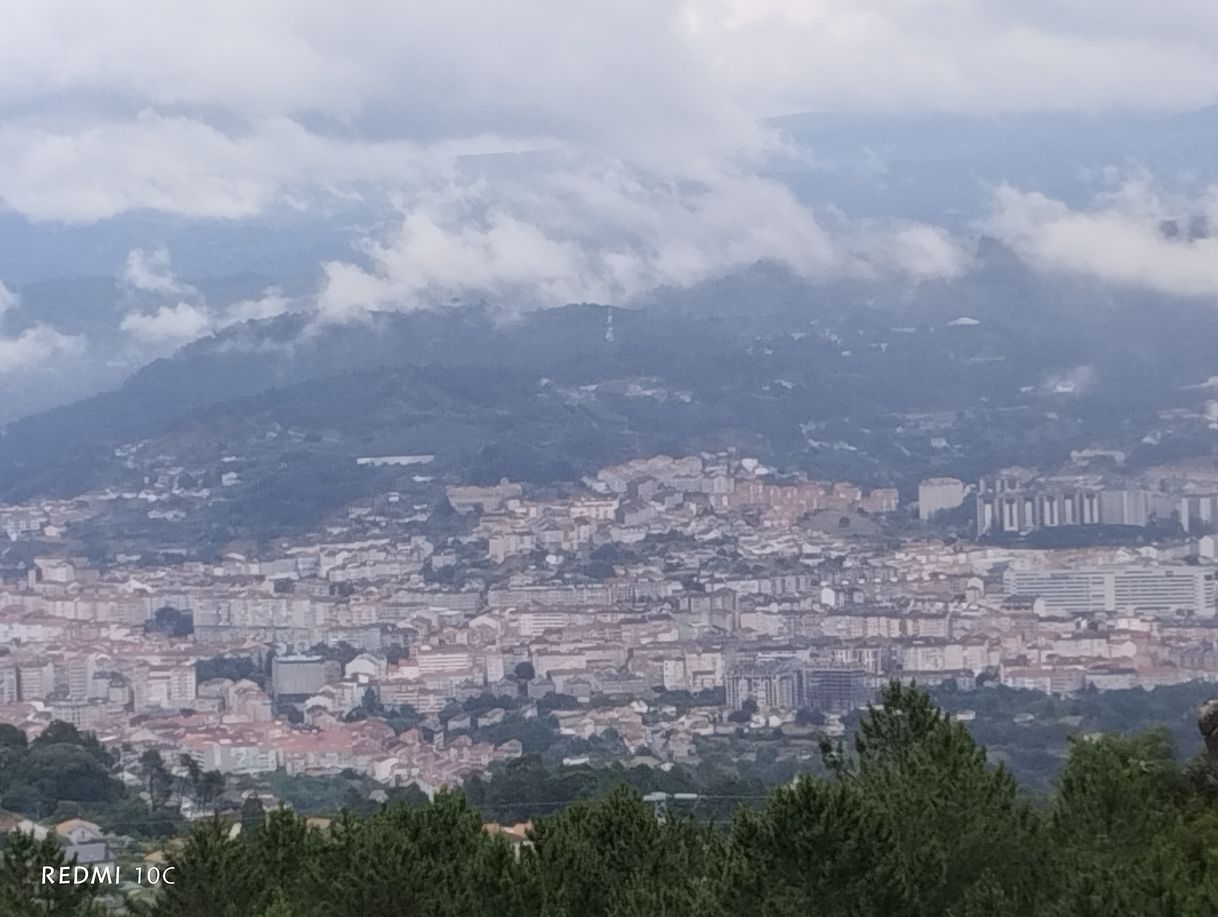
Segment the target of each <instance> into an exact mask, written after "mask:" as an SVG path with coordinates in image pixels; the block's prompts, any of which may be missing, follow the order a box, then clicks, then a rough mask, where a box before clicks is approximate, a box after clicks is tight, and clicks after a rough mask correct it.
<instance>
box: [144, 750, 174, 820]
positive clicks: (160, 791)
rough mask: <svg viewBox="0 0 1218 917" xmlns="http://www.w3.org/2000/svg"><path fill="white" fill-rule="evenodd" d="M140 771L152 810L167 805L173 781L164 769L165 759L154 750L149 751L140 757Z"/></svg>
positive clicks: (166, 769)
mask: <svg viewBox="0 0 1218 917" xmlns="http://www.w3.org/2000/svg"><path fill="white" fill-rule="evenodd" d="M140 769H141V771H142V772H143V775H144V780H145V781H146V782H147V785H148V799H149V800H150V801H151V803H152V806H153V808H159V807H162V806H165V805H167V804H168V803H169V799H170V797H171V796H173V787H174V779H173V775H172V774H171V773H169V770H168V768H166V767H165V759H164V758H162V757H161V753H160V752H159V751H156V750H155V749H150V750H148V751H146V752H144V753H143V754H142V755H140Z"/></svg>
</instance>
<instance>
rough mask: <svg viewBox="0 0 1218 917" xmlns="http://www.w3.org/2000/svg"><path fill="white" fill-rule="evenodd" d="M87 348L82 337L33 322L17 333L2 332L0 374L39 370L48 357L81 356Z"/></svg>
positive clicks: (0, 338) (0, 339)
mask: <svg viewBox="0 0 1218 917" xmlns="http://www.w3.org/2000/svg"><path fill="white" fill-rule="evenodd" d="M84 350H85V341H84V338H82V337H79V336H77V335H67V334H62V333H60V332H58V331H56V330H55V329H54V328H52V327H50V326H49V325H43V324H38V325H33V326H31V327H29V328H26V329H25V330H24V331H22V332H20V333H18V334H15V335H0V373H12V372H19V371H27V370H32V369H38V368H41V367H42V364H44V363H46V361H48V360H51V359H53V358H61V357H72V356H78V355H79V354H81V353H83V352H84Z"/></svg>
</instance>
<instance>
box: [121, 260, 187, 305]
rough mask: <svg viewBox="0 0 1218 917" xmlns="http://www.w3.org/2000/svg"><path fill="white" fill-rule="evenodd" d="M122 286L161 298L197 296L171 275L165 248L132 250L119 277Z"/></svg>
mask: <svg viewBox="0 0 1218 917" xmlns="http://www.w3.org/2000/svg"><path fill="white" fill-rule="evenodd" d="M119 279H120V280H121V282H122V283H123V285H124V286H126V287H128V288H129V289H132V290H139V291H141V292H144V293H155V294H159V295H163V296H197V295H198V293H199V291H198V290H196V289H195V288H194V287H192V286H191V285H190V284H188V283H183V282H182V281H180V280H178V278H177V277H176V276H175V275H174V273H173V268H172V267H171V265H170V263H169V251H168V250H167V249H165V248H155V249H142V248H136V249H132V250H131V251H130V252H128V254H127V261H126V263H125V264H124V265H123V270H122V273H121V275H120V278H119Z"/></svg>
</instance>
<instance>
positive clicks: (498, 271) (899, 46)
mask: <svg viewBox="0 0 1218 917" xmlns="http://www.w3.org/2000/svg"><path fill="white" fill-rule="evenodd" d="M0 60H3V61H4V67H3V68H0V200H2V201H3V205H4V206H5V207H7V208H9V209H11V210H13V211H16V212H18V213H20V214H22V215H24V216H25V217H28V218H29V219H31V220H34V221H38V222H62V223H66V224H88V223H94V222H97V221H104V220H106V219H108V218H111V217H114V216H116V215H119V214H123V213H126V212H129V211H132V210H139V209H151V210H155V211H161V212H164V213H169V214H175V215H180V216H183V217H189V218H218V219H219V220H222V221H240V220H243V219H248V218H252V217H256V216H258V215H259V214H262V213H265V212H267V211H268V210H271V209H274V208H282V207H291V208H296V209H298V210H299V211H301V212H303V213H305V214H308V213H309V212H310V211H312V210H314V209H315V210H317V211H318V212H319V213H320V212H322V211H323V210H325V209H326V208H327V207H328V206H330V205H332V204H333V203H334V202H336V201H343V202H350V201H358V200H366V201H369V202H372V201H374V200H375V201H378V202H383V201H388V202H391V203H392V206H393V207H394V208H396V210H397V211H398V212H399V213H400V219H398V220H396V221H394V223H395V225H394V226H393V227H392V228H391V229H389V230H387V231H383V232H378V233H375V234H370V235H368V236H366V237H364V238H361V239H357V240H355V243H354V244H355V249H356V253H355V254H353V256H352V258H351V259H350V260H338V261H333V262H330V263H326V264H322V265H318V267H317V276H318V281H317V290H316V294H315V296H314V297H313V300H312V302H311V305H316V306H319V307H320V309H321V311H322V313H323V314H324V315H326V316H328V317H331V318H335V319H343V318H347V317H349V316H352V315H358V314H360V313H361V312H362V311H363V310H366V309H368V308H412V307H416V306H418V305H421V304H426V303H427V302H430V301H433V300H434V299H436V298H438V297H439V296H440V295H441V294H444V293H448V292H452V291H454V290H455V291H458V292H459V291H461V290H465V289H468V290H471V291H474V292H482V293H486V292H490V293H493V294H499V295H502V296H504V297H505V298H508V299H512V300H515V301H518V302H522V303H530V304H535V305H551V304H555V303H560V302H566V301H571V300H583V299H595V300H601V301H623V300H625V299H628V298H630V297H631V296H634V295H637V294H639V293H640V292H642V291H645V290H647V289H649V288H651V287H653V286H655V285H657V284H661V283H693V282H696V281H698V280H700V279H703V278H705V277H706V276H708V275H709V274H712V273H714V272H716V271H722V270H725V269H731V268H732V267H736V266H743V265H747V264H750V263H752V262H754V261H756V260H758V259H760V258H770V259H772V260H775V261H778V262H780V263H783V264H785V265H787V266H788V267H790V268H792V269H793V270H796V271H797V272H800V273H804V274H806V275H809V276H817V275H821V274H840V273H846V274H869V275H875V274H882V275H888V274H891V275H894V276H901V277H908V278H910V279H911V281H913V282H916V281H918V280H920V279H925V278H939V277H952V276H956V275H958V274H959V273H960V272H962V271H965V270H967V269H968V261H969V250H970V249H969V245H968V242H967V240H962V239H958V238H955V237H954V236H953V235H952V234H951V233H949V232H948V231H947V230H945V229H943V228H942V227H938V226H933V225H926V224H922V223H909V222H903V221H899V220H893V221H891V222H889V223H880V224H877V223H876V222H875V221H871V222H869V223H867V224H866V225H862V224H857V225H856V224H855V223H853V222H851V214H848V213H847V214H843V215H840V217H841V218H839V219H834V220H832V221H829V222H832V224H833V225H832V226H829V225H828V223H827V221H826V220H825V218H824V216H823V215H822V214H818V213H814V212H812V211H811V210H810V209H809V208H808V207H806V206H804V205H802V204H801V203H800V202H799V201H797V200H796V198H795V196H794V195H793V194H792V193H791V192H790V191H789V190H788V189H787V188H786V187H784V186H783V185H781V184H778V183H776V182H775V181H772V180H770V179H767V178H765V177H762V175H763V169H762V166H763V164H764V163H772V162H774V161H775V160H776V159H777V160H781V159H782V157H792V156H796V157H797V156H799V155H803V154H802V152H801V151H794V150H791V149H789V148H787V147H785V146H784V140H783V137H782V135H781V134H780V133H779V132H778V131H776V130H774V129H773V128H770V127H767V126H765V124H764V123H763V119H764V118H767V117H769V116H774V115H780V114H787V113H792V112H802V111H839V112H895V111H903V110H907V109H912V110H917V111H950V112H967V113H982V114H988V113H996V112H1011V111H1032V110H1046V109H1068V110H1085V111H1093V110H1103V109H1110V108H1114V107H1124V108H1144V109H1155V110H1188V109H1193V108H1198V107H1201V106H1205V105H1209V104H1212V103H1214V102H1215V101H1218V3H1212V2H1208V0H1158V2H1155V3H1149V2H1146V0H684V2H678V0H616V2H613V3H583V2H573V0H527V2H523V3H514V4H508V3H502V2H491V0H446V2H440V3H437V2H428V3H423V2H410V0H347V2H344V3H335V2H332V0H326V2H314V0H210V2H208V3H198V2H190V3H186V2H179V0H157V2H142V0H121V2H120V0H8V2H6V3H5V15H4V22H3V26H2V27H0ZM537 150H541V151H546V154H545V159H544V161H543V162H544V165H534V166H533V167H531V168H528V169H525V170H523V171H512V172H504V173H492V174H489V175H488V174H487V173H486V172H483V171H471V170H470V169H468V168H465V167H463V166H462V162H463V159H462V157H463V156H465V155H467V154H475V153H491V152H512V151H537ZM465 161H466V162H468V160H465ZM1153 178H1154V177H1153V176H1151V177H1150V179H1149V180H1145V179H1141V180H1139V181H1138V182H1134V185H1136V187H1133V190H1131V191H1129V192H1128V193H1120V194H1113V195H1109V196H1107V197H1104V198H1097V200H1096V201H1095V202H1094V204H1093V205H1092V206H1091V207H1089V208H1086V209H1084V210H1082V211H1074V210H1070V209H1069V208H1067V207H1066V206H1065V205H1064V204H1061V203H1060V202H1057V201H1053V200H1052V199H1050V198H1046V197H1044V196H1043V195H1041V193H1040V192H1041V189H1037V188H1009V187H1008V188H1001V189H998V190H997V191H996V192H995V196H994V206H993V212H992V214H991V215H990V218H989V221H988V224H987V227H986V228H987V229H988V230H989V231H991V232H993V233H994V234H997V235H999V236H1000V237H1001V238H1003V239H1004V240H1007V241H1008V242H1009V243H1010V244H1011V245H1012V246H1013V247H1014V248H1015V249H1016V250H1017V251H1018V252H1019V253H1020V254H1021V256H1023V257H1025V258H1026V259H1027V260H1029V262H1030V263H1035V264H1037V265H1038V266H1042V267H1044V268H1045V269H1046V270H1065V271H1074V272H1078V273H1083V274H1086V275H1088V276H1094V277H1096V278H1097V279H1102V280H1105V281H1107V280H1112V281H1113V282H1121V283H1134V284H1137V283H1146V284H1148V285H1150V286H1154V287H1157V288H1158V287H1163V288H1167V289H1170V290H1174V291H1179V292H1182V293H1184V294H1187V295H1198V294H1202V295H1208V294H1213V295H1218V267H1216V266H1215V265H1218V258H1216V257H1214V255H1215V254H1218V251H1215V250H1213V249H1211V248H1206V247H1205V246H1206V245H1209V244H1210V243H1206V242H1202V243H1199V246H1200V247H1194V248H1192V249H1187V250H1185V249H1181V248H1171V247H1170V246H1169V247H1168V248H1169V249H1170V251H1167V255H1168V260H1166V261H1164V260H1163V259H1162V258H1161V257H1160V256H1162V255H1163V254H1164V251H1165V250H1164V249H1162V248H1161V246H1163V245H1166V244H1167V243H1165V242H1163V241H1162V240H1161V239H1160V238H1159V237H1158V236H1157V235H1156V234H1155V227H1156V225H1157V224H1156V222H1155V221H1157V220H1159V219H1161V218H1162V216H1163V214H1164V213H1168V212H1169V211H1170V212H1175V210H1174V209H1173V208H1175V209H1178V208H1176V207H1175V204H1174V203H1172V204H1171V205H1170V206H1169V204H1168V202H1165V200H1164V193H1163V192H1162V191H1161V190H1159V189H1157V188H1156V187H1155V185H1154V180H1153ZM1214 200H1215V197H1214V196H1213V195H1211V196H1209V197H1208V198H1206V199H1204V200H1201V201H1199V202H1195V206H1196V207H1197V208H1198V209H1199V210H1200V211H1201V212H1215V213H1216V214H1218V208H1215V205H1214ZM1190 206H1193V203H1190ZM1111 244H1116V245H1117V246H1118V248H1117V250H1116V252H1115V253H1113V252H1112V251H1109V249H1110V248H1111ZM1215 244H1218V243H1215ZM1157 246H1159V247H1157ZM1105 251H1107V252H1108V253H1107V254H1105ZM172 259H173V252H172V251H167V250H163V249H161V248H159V247H158V246H156V245H151V246H150V247H149V248H148V249H146V250H140V251H136V252H133V253H132V254H131V256H130V257H129V258H128V259H127V261H126V263H124V264H116V265H115V266H114V270H115V274H116V276H120V277H121V278H122V282H123V283H124V284H126V285H127V287H128V288H130V289H132V290H136V291H140V292H142V293H146V294H153V300H154V301H153V302H152V304H151V305H148V304H147V303H148V299H147V298H145V299H144V300H143V302H144V305H142V306H141V307H140V308H139V309H138V310H133V311H131V312H129V313H128V314H125V315H122V316H121V317H120V318H121V322H122V328H123V329H124V330H125V331H126V332H127V333H129V334H130V335H131V336H132V338H133V339H137V340H142V341H145V342H148V343H155V344H156V345H157V346H166V347H168V346H173V345H176V344H178V343H181V342H182V341H184V340H189V339H191V338H193V337H196V336H198V335H199V334H203V333H207V332H208V331H210V330H214V329H216V328H219V327H222V326H223V325H224V324H226V323H229V322H232V321H240V320H243V319H245V318H250V317H258V316H262V315H268V314H274V312H275V311H277V310H280V309H282V308H285V307H287V306H288V305H289V303H288V301H287V300H285V299H284V297H283V296H282V295H281V294H280V293H279V292H278V291H276V290H268V291H267V293H266V295H265V296H263V297H262V298H261V299H257V300H252V301H243V302H240V303H206V302H203V301H202V297H201V296H200V295H199V294H198V291H197V290H195V289H194V288H193V287H191V286H190V285H189V284H185V283H183V282H182V281H180V280H178V279H177V278H176V277H175V276H174V273H173V267H172ZM0 279H2V278H0ZM158 297H159V299H158ZM12 299H13V294H12V293H11V292H6V291H5V289H4V288H3V287H0V373H3V372H5V371H6V369H7V370H12V369H14V368H21V367H24V366H28V365H30V364H31V363H36V362H38V361H39V360H43V359H46V358H48V357H49V356H52V355H57V354H58V355H75V354H78V353H79V352H80V350H81V348H82V347H84V346H86V345H87V342H83V341H80V340H76V339H74V338H71V337H65V336H63V335H60V334H59V333H58V331H56V329H54V328H51V327H48V326H45V325H41V324H35V325H32V326H28V327H25V328H21V329H16V328H12V327H9V328H7V329H6V328H5V326H4V324H3V321H4V318H3V314H4V312H5V311H6V309H7V310H8V311H10V312H11V304H12V303H11V300H12Z"/></svg>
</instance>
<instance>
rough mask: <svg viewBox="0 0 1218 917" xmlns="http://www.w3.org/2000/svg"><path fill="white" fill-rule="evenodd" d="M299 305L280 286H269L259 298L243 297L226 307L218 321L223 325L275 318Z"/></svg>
mask: <svg viewBox="0 0 1218 917" xmlns="http://www.w3.org/2000/svg"><path fill="white" fill-rule="evenodd" d="M296 307H297V303H296V301H295V300H293V299H289V298H288V297H286V296H284V295H283V292H282V291H281V290H280V289H279V288H278V287H268V288H267V289H266V290H264V291H263V293H262V296H260V297H259V298H258V299H242V300H238V301H237V302H235V303H232V304H231V305H230V306H228V308H226V309H225V310H224V312H223V314H222V315H221V316H220V318H219V319H218V320H217V323H218V324H219V325H220V326H221V327H227V326H228V325H235V324H239V323H240V322H248V321H256V320H259V319H266V318H274V317H275V316H276V315H282V314H283V313H284V312H289V311H291V310H292V309H293V308H296Z"/></svg>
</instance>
